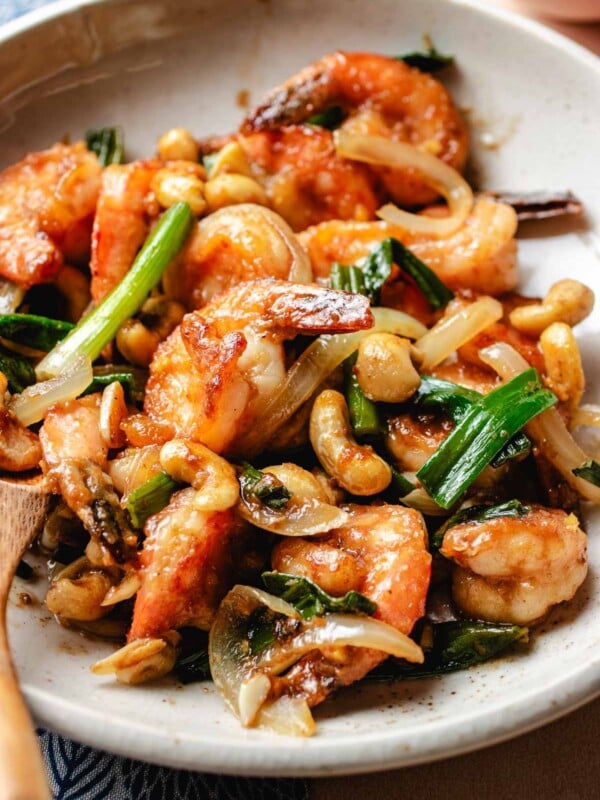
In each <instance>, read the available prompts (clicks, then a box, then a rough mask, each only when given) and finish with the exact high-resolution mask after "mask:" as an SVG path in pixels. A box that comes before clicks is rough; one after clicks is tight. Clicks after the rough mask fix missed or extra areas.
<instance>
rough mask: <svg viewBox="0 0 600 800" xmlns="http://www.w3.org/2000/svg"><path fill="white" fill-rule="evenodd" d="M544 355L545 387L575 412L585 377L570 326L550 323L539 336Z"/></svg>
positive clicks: (561, 323)
mask: <svg viewBox="0 0 600 800" xmlns="http://www.w3.org/2000/svg"><path fill="white" fill-rule="evenodd" d="M540 346H541V348H542V353H543V354H544V365H545V367H546V375H547V378H546V384H547V385H548V387H549V388H550V389H552V391H553V392H554V394H555V395H556V396H557V397H558V399H559V400H562V401H563V402H564V403H567V404H568V406H569V410H570V411H571V412H573V411H575V409H576V408H577V406H578V405H579V403H580V402H581V398H582V396H583V390H584V388H585V376H584V374H583V366H582V364H581V356H580V354H579V346H578V345H577V339H576V338H575V335H574V334H573V331H572V329H571V327H570V326H569V325H567V324H565V323H564V322H554V323H552V325H549V326H548V327H547V328H546V329H545V330H544V331H543V333H542V335H541V336H540Z"/></svg>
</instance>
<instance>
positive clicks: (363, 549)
mask: <svg viewBox="0 0 600 800" xmlns="http://www.w3.org/2000/svg"><path fill="white" fill-rule="evenodd" d="M344 509H345V510H347V511H349V513H350V514H351V519H350V522H349V523H348V524H346V525H344V526H343V527H341V528H338V529H337V530H334V531H331V532H330V533H328V534H326V535H325V536H320V537H319V538H318V539H317V538H316V537H312V538H311V539H285V540H283V541H282V542H280V543H279V544H277V545H276V546H275V548H274V550H273V553H272V566H273V569H276V570H279V571H281V572H288V573H293V574H295V575H301V576H303V577H306V578H309V579H310V580H313V581H315V582H316V583H318V584H319V585H320V586H321V587H322V588H323V589H325V591H327V592H329V593H330V594H332V595H337V596H339V595H343V594H345V593H346V592H347V591H350V590H352V589H353V590H355V591H358V592H361V593H362V594H364V595H365V596H366V597H368V598H369V599H370V600H372V601H373V602H375V603H376V604H377V611H376V612H375V617H376V618H378V619H381V620H383V621H384V622H387V623H388V624H390V625H393V626H394V627H395V628H397V629H398V630H399V631H401V632H402V633H406V634H409V633H410V632H411V630H412V628H413V626H414V624H415V622H416V621H417V620H418V619H419V618H420V617H422V616H423V614H424V613H425V599H426V596H427V590H428V587H429V580H430V575H431V555H430V554H429V553H428V552H427V544H426V542H427V535H426V529H425V525H424V522H423V518H422V516H421V515H420V514H419V512H417V511H414V510H413V509H408V508H403V507H400V506H378V507H376V508H369V507H366V506H356V505H351V506H344ZM385 658H386V656H385V655H384V654H382V653H381V652H378V651H376V650H369V649H356V648H353V647H343V648H335V652H331V653H328V651H327V650H323V651H322V652H315V653H310V654H308V655H307V656H305V657H304V658H303V659H301V660H300V661H299V662H298V663H297V664H296V665H295V666H293V667H292V668H291V669H290V670H289V672H288V673H287V674H286V675H285V676H284V677H282V678H278V679H276V691H277V692H278V693H279V694H292V695H294V696H300V697H305V698H306V699H307V701H308V703H309V705H316V704H317V703H320V702H321V701H322V700H324V699H325V697H326V696H327V695H328V694H330V693H331V692H332V691H333V690H334V689H336V688H337V687H339V686H347V685H348V684H350V683H353V682H354V681H356V680H359V679H360V678H362V677H364V675H366V674H367V673H368V672H369V671H370V670H372V669H373V667H375V666H376V665H377V664H379V663H380V662H381V661H383V660H384V659H385Z"/></svg>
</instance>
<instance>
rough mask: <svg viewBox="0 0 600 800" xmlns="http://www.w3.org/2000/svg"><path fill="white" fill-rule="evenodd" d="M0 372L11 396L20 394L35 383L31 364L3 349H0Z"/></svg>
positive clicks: (16, 354)
mask: <svg viewBox="0 0 600 800" xmlns="http://www.w3.org/2000/svg"><path fill="white" fill-rule="evenodd" d="M0 372H2V373H3V374H4V377H5V378H6V380H7V381H8V390H9V391H10V392H11V393H12V394H21V392H22V391H23V390H24V389H25V388H26V387H27V386H31V385H32V384H33V383H35V371H34V369H33V366H32V365H31V362H30V361H28V360H27V359H26V358H24V357H23V356H20V355H18V353H11V352H9V351H8V350H6V349H5V348H4V347H0Z"/></svg>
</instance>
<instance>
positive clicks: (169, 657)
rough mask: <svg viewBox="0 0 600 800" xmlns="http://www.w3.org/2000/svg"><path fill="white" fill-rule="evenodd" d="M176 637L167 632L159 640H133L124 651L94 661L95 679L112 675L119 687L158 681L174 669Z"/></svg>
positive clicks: (178, 638) (171, 632) (177, 635)
mask: <svg viewBox="0 0 600 800" xmlns="http://www.w3.org/2000/svg"><path fill="white" fill-rule="evenodd" d="M179 641H180V636H179V634H178V633H176V632H175V631H168V632H167V633H166V634H164V636H163V637H162V638H160V639H135V640H134V641H133V642H129V644H126V645H125V647H122V648H121V649H120V650H117V652H116V653H112V654H111V655H110V656H108V658H105V659H103V660H102V661H98V662H96V663H95V664H94V666H93V667H92V672H93V673H94V674H95V675H114V676H115V677H116V679H117V680H118V681H119V682H120V683H129V684H136V683H146V682H147V681H152V680H156V679H157V678H162V677H163V676H164V675H166V674H167V673H169V672H170V671H171V670H172V669H173V667H174V666H175V661H176V659H177V645H178V644H179Z"/></svg>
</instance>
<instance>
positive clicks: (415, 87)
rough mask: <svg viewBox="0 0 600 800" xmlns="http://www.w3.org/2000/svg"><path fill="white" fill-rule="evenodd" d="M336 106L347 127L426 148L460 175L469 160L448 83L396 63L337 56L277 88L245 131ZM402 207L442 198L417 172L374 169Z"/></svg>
mask: <svg viewBox="0 0 600 800" xmlns="http://www.w3.org/2000/svg"><path fill="white" fill-rule="evenodd" d="M332 106H341V107H342V109H343V110H344V111H345V112H347V113H348V117H347V119H346V120H345V121H344V122H343V123H342V126H341V127H342V128H344V129H346V130H350V131H352V132H354V133H361V134H371V135H377V136H386V137H388V138H391V139H395V140H397V141H403V142H407V143H409V144H412V145H415V146H417V147H420V148H423V149H426V150H428V151H429V152H432V153H433V154H434V155H436V156H438V157H439V158H440V159H441V160H443V161H445V162H446V163H448V164H450V165H451V166H453V167H455V168H456V169H458V170H461V169H462V167H463V166H464V163H465V160H466V156H467V146H468V140H467V131H466V127H465V124H464V122H463V120H462V118H461V116H460V114H459V113H458V111H457V109H456V108H455V106H454V104H453V103H452V99H451V98H450V95H449V94H448V92H447V91H446V89H445V88H444V87H443V86H442V84H441V83H440V82H439V81H437V80H436V79H435V78H432V77H431V76H430V75H427V74H425V73H422V72H420V71H419V70H417V69H413V68H411V67H409V66H407V65H406V64H405V63H404V62H402V61H399V60H397V59H395V58H388V57H386V56H382V55H375V54H372V53H344V52H336V53H331V54H330V55H327V56H325V57H324V58H321V59H320V60H319V61H317V62H315V63H314V64H311V65H310V66H308V67H306V68H305V69H303V70H302V71H301V72H299V73H298V74H297V75H294V76H292V77H291V78H290V79H289V80H288V81H286V83H284V84H283V85H281V86H279V87H277V88H276V89H274V90H273V91H272V92H271V93H270V94H269V95H268V96H267V98H266V99H265V101H264V102H263V103H262V104H261V105H260V106H258V108H256V109H254V110H253V111H252V112H251V113H250V114H249V116H248V117H247V118H246V119H245V120H244V123H243V125H242V129H241V130H242V133H244V134H249V133H251V132H255V131H262V130H273V129H277V128H281V127H282V126H284V125H291V124H297V123H301V122H305V121H306V120H307V119H309V118H310V117H311V116H313V115H314V114H316V113H319V112H321V111H325V110H326V109H328V108H331V107H332ZM370 169H371V172H372V173H373V174H374V175H375V176H376V177H377V179H378V180H379V181H381V183H382V184H383V186H384V187H385V190H386V192H387V193H388V194H389V195H390V196H391V197H392V199H393V200H395V201H396V202H397V203H399V204H401V205H423V204H426V203H429V202H432V201H433V200H434V199H435V198H436V193H435V191H432V190H431V188H430V187H428V186H426V185H425V184H424V182H423V181H422V179H421V178H420V176H419V175H418V173H417V172H416V171H414V170H405V169H402V170H398V169H393V170H392V169H389V168H383V169H382V168H370Z"/></svg>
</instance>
